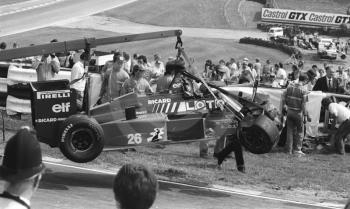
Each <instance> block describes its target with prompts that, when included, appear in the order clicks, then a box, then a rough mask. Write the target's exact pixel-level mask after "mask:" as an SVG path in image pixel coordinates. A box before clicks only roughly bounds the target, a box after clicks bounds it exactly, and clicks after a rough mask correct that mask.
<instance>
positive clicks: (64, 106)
mask: <svg viewBox="0 0 350 209" xmlns="http://www.w3.org/2000/svg"><path fill="white" fill-rule="evenodd" d="M69 108H70V102H66V103H61V104H55V105H53V106H52V108H51V109H52V112H54V113H61V112H69Z"/></svg>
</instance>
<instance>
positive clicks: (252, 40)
mask: <svg viewBox="0 0 350 209" xmlns="http://www.w3.org/2000/svg"><path fill="white" fill-rule="evenodd" d="M239 43H242V44H253V45H257V46H263V47H268V48H274V49H277V50H280V51H282V52H284V53H287V54H289V55H292V54H296V55H301V54H302V53H301V51H300V50H299V49H297V48H295V47H292V46H288V45H287V44H283V43H278V42H273V41H267V40H264V39H261V38H251V37H244V38H241V39H240V40H239Z"/></svg>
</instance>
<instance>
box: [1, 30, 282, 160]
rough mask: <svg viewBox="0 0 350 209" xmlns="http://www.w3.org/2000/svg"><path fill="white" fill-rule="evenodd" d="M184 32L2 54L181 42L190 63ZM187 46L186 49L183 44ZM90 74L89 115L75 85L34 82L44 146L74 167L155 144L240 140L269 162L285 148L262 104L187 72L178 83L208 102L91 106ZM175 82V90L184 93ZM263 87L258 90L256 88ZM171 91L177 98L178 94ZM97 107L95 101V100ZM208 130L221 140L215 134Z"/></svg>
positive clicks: (159, 98) (172, 99) (184, 98)
mask: <svg viewBox="0 0 350 209" xmlns="http://www.w3.org/2000/svg"><path fill="white" fill-rule="evenodd" d="M181 33H182V31H181V30H174V31H161V32H155V33H145V34H137V35H127V36H118V37H110V38H104V39H85V40H75V41H67V42H56V43H50V44H44V45H36V46H31V47H25V48H17V49H9V50H4V51H1V52H0V60H8V59H13V58H17V57H26V56H35V55H39V54H42V53H43V51H45V52H46V53H53V52H68V51H70V50H77V49H82V48H85V52H87V53H90V48H93V47H96V46H98V45H104V44H111V43H122V42H128V41H138V40H147V39H153V38H164V37H171V36H175V37H177V44H176V46H177V47H176V48H177V59H180V58H181V57H182V59H184V60H186V61H188V58H187V55H186V54H185V53H184V50H183V48H182V46H179V43H180V42H181V38H180V36H181ZM181 44H182V42H181ZM89 74H91V73H90V72H89V73H87V74H86V78H87V85H86V86H87V87H86V88H85V94H84V95H85V97H86V99H85V100H84V101H85V103H84V105H83V106H84V110H83V111H78V110H77V102H76V101H77V100H76V96H77V94H76V92H75V90H74V89H72V88H70V84H71V83H72V82H70V81H68V80H51V81H40V82H32V83H31V84H30V86H31V89H32V96H31V110H32V112H31V114H32V123H33V126H34V128H35V129H36V132H37V135H38V138H39V140H40V141H41V142H42V143H45V144H48V145H50V146H51V147H58V148H59V149H60V150H61V152H62V153H63V154H64V155H65V156H66V157H67V158H68V159H69V160H71V161H74V162H79V163H84V162H89V161H92V160H94V159H95V158H96V157H98V156H99V155H100V153H101V152H102V151H108V150H114V149H119V148H129V147H133V146H145V145H146V146H147V145H150V144H172V143H182V142H184V143H188V142H195V141H206V140H215V139H217V138H218V137H219V136H223V135H234V136H236V137H235V139H237V140H238V141H239V144H240V146H243V147H244V148H245V149H246V150H248V151H250V152H252V153H255V154H263V153H268V152H269V151H271V149H272V148H273V146H274V145H275V144H276V143H277V141H278V140H279V133H280V131H279V127H278V124H277V123H276V122H275V117H276V116H275V115H274V114H271V112H269V111H267V110H266V108H265V107H264V106H263V105H262V104H259V103H258V102H256V101H255V99H254V98H252V99H247V98H242V97H239V96H237V95H234V94H232V93H230V92H228V91H226V90H225V89H223V88H221V87H218V86H216V85H213V84H210V83H206V81H204V79H202V78H201V77H198V76H195V75H192V74H190V73H189V72H187V71H186V70H180V71H177V72H176V76H175V78H174V80H175V79H176V78H181V79H183V80H186V82H188V83H192V84H193V83H194V82H196V83H199V84H201V85H202V86H204V88H205V89H206V90H207V94H201V95H198V94H193V92H188V89H186V88H183V91H180V92H177V93H174V92H172V93H165V94H162V93H155V94H150V95H137V94H135V93H129V94H125V95H123V96H120V97H118V98H115V99H113V100H111V101H108V102H106V103H103V104H99V105H96V104H90V102H89V101H91V98H89V97H91V94H90V91H91V88H92V87H91V84H90V82H89ZM175 84H176V83H175V82H174V81H173V82H172V84H171V87H179V86H176V85H175ZM256 86H257V85H256ZM171 87H170V92H171ZM95 101H96V100H95ZM208 130H211V132H214V133H215V134H214V135H213V134H208V132H210V131H208Z"/></svg>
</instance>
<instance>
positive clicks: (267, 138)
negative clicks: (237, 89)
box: [237, 115, 279, 154]
mask: <svg viewBox="0 0 350 209" xmlns="http://www.w3.org/2000/svg"><path fill="white" fill-rule="evenodd" d="M237 134H238V138H239V140H240V142H241V144H242V145H243V146H244V147H245V148H246V149H247V150H248V151H249V152H251V153H254V154H265V153H268V152H270V151H271V149H272V148H273V147H274V146H275V145H276V143H277V142H278V139H279V131H278V128H277V126H276V125H275V124H274V122H273V121H272V120H271V119H270V118H268V117H267V116H266V115H260V116H259V117H258V118H256V119H254V118H251V119H245V120H242V121H241V123H240V127H239V128H238V132H237Z"/></svg>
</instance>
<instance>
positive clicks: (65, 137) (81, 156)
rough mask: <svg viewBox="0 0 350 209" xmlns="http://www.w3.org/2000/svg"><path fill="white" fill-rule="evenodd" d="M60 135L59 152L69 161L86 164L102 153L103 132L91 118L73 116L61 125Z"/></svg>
mask: <svg viewBox="0 0 350 209" xmlns="http://www.w3.org/2000/svg"><path fill="white" fill-rule="evenodd" d="M60 133H61V136H60V139H61V142H60V150H61V152H62V153H63V155H64V156H65V157H67V158H68V159H69V160H71V161H74V162H77V163H86V162H89V161H92V160H94V159H95V158H96V157H97V156H99V155H100V154H101V152H102V149H103V145H104V134H103V130H102V127H101V126H100V125H99V124H98V122H97V121H96V120H95V119H93V118H89V117H88V116H86V115H73V116H71V117H69V118H67V119H66V120H65V121H64V122H63V123H62V126H61V129H60Z"/></svg>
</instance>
